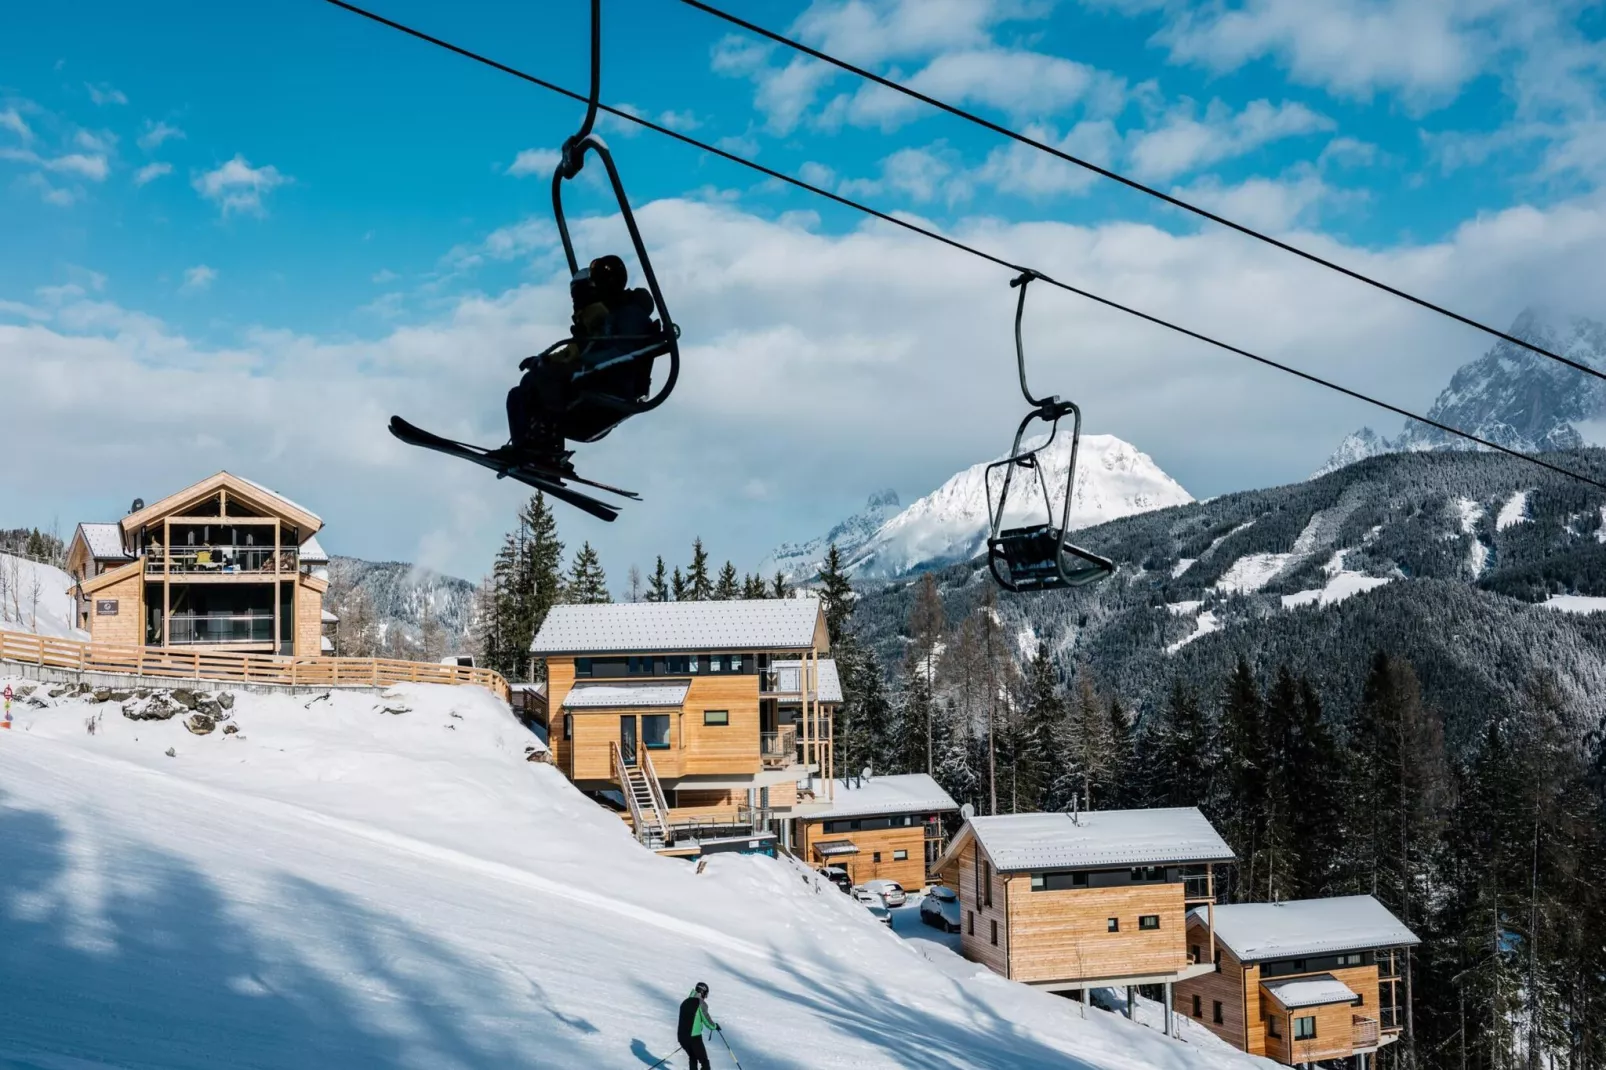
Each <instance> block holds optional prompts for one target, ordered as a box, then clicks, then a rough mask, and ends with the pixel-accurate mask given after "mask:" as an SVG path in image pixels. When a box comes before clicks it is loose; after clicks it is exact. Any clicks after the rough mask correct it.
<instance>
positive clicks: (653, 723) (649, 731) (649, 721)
mask: <svg viewBox="0 0 1606 1070" xmlns="http://www.w3.org/2000/svg"><path fill="white" fill-rule="evenodd" d="M641 735H642V738H643V739H644V740H645V741H646V744H647V749H648V750H667V749H668V747H669V714H667V713H649V714H647V715H646V716H644V717H642V719H641Z"/></svg>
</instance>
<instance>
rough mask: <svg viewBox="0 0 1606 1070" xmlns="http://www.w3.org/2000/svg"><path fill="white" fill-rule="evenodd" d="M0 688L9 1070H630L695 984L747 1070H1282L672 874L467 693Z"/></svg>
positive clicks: (737, 864)
mask: <svg viewBox="0 0 1606 1070" xmlns="http://www.w3.org/2000/svg"><path fill="white" fill-rule="evenodd" d="M0 680H3V682H5V683H9V684H10V685H11V686H12V687H13V688H14V689H16V690H17V691H18V692H19V698H18V699H17V700H16V701H14V702H13V705H12V712H13V715H14V717H15V723H14V725H13V727H12V728H11V729H10V730H9V731H6V732H0V1066H3V1067H6V1068H28V1070H110V1068H119V1070H135V1068H138V1070H155V1068H162V1070H190V1068H193V1070H203V1068H204V1070H233V1068H246V1067H283V1068H295V1070H311V1068H320V1070H321V1068H357V1067H418V1068H430V1070H441V1068H457V1067H464V1068H486V1070H489V1068H492V1067H495V1068H499V1070H507V1068H513V1067H562V1068H613V1067H619V1068H642V1067H646V1066H650V1065H652V1064H653V1063H654V1062H655V1061H656V1060H657V1059H659V1058H660V1057H663V1056H668V1055H670V1053H671V1052H673V1051H674V1049H675V1046H676V1045H675V1040H674V1022H675V1010H676V1007H677V1005H678V1003H679V1001H680V1000H681V999H682V998H684V997H685V996H686V994H687V992H688V990H689V989H690V988H691V986H692V985H693V984H694V983H695V982H696V981H699V980H702V981H706V982H708V984H709V985H710V987H711V989H712V993H711V997H710V1006H711V1009H712V1010H713V1012H714V1015H715V1017H716V1018H717V1019H718V1020H720V1022H721V1023H722V1024H723V1025H724V1026H725V1030H726V1032H725V1036H726V1037H728V1039H729V1041H730V1043H731V1045H732V1047H733V1048H734V1050H735V1052H736V1054H737V1056H739V1057H740V1059H741V1065H742V1066H743V1067H745V1068H746V1070H804V1068H808V1070H820V1068H850V1067H851V1068H854V1070H869V1068H875V1067H913V1068H952V1070H960V1068H964V1070H1048V1068H1056V1070H1060V1068H1094V1067H1098V1068H1106V1067H1107V1068H1112V1070H1113V1068H1133V1070H1137V1068H1144V1070H1206V1068H1213V1067H1221V1068H1231V1067H1247V1066H1250V1065H1252V1064H1262V1065H1270V1064H1265V1063H1264V1061H1263V1060H1258V1059H1251V1058H1249V1057H1247V1056H1244V1055H1241V1054H1238V1053H1236V1052H1234V1051H1232V1050H1231V1049H1229V1048H1227V1047H1226V1046H1225V1045H1224V1044H1222V1043H1221V1042H1219V1041H1216V1040H1215V1039H1214V1038H1213V1037H1210V1036H1209V1034H1208V1033H1206V1032H1205V1031H1204V1030H1203V1029H1199V1028H1197V1027H1194V1026H1193V1023H1191V1022H1190V1023H1187V1025H1188V1027H1189V1031H1188V1033H1187V1035H1188V1037H1189V1038H1190V1041H1191V1043H1182V1042H1179V1041H1175V1040H1170V1039H1167V1038H1166V1037H1164V1036H1162V1035H1161V1034H1160V1033H1159V1032H1157V1031H1156V1030H1155V1029H1153V1028H1146V1027H1143V1026H1140V1025H1133V1024H1131V1023H1129V1022H1127V1021H1126V1020H1125V1019H1124V1018H1122V1017H1120V1016H1118V1015H1115V1014H1111V1013H1108V1012H1105V1011H1098V1010H1088V1011H1086V1012H1085V1017H1083V1012H1082V1011H1081V1010H1080V1008H1078V1007H1077V1006H1076V1005H1075V1004H1074V1003H1072V1002H1069V1001H1067V1000H1064V999H1062V998H1059V997H1056V996H1052V995H1048V994H1045V993H1042V992H1038V991H1034V990H1030V989H1027V988H1025V987H1023V986H1021V985H1018V984H1015V983H1013V982H1010V981H1006V980H1003V979H1002V978H999V977H996V976H994V975H992V974H990V973H988V972H987V971H986V970H985V969H983V968H981V967H980V966H977V965H975V964H972V963H969V962H966V961H964V960H963V959H960V958H959V957H958V956H957V955H956V954H954V953H953V952H952V951H951V950H949V949H948V948H947V947H945V946H943V945H942V944H941V943H939V942H936V941H935V940H905V939H904V938H903V937H900V936H898V935H896V934H894V933H892V932H889V931H888V930H887V929H886V928H885V927H884V926H881V925H879V924H878V923H876V922H875V921H874V919H873V918H871V917H870V915H869V914H868V912H866V911H865V910H864V909H863V908H862V907H860V906H858V905H856V904H854V903H853V902H852V901H851V900H850V899H849V897H847V896H845V895H842V894H841V893H840V892H837V891H835V890H834V889H832V888H830V887H829V886H825V887H824V888H823V889H820V890H817V889H816V884H815V882H814V881H813V880H812V879H811V874H809V872H808V870H806V869H805V868H803V867H801V866H799V865H797V864H796V863H793V862H790V861H775V860H770V859H764V858H757V857H744V856H732V855H724V856H717V857H714V858H712V859H710V860H709V862H708V864H707V866H706V867H704V870H703V872H701V873H699V872H697V868H696V867H695V866H694V865H692V864H689V863H687V862H684V861H679V860H673V859H666V858H660V857H658V856H656V855H654V854H652V853H650V852H648V851H646V850H645V849H643V848H642V847H640V846H639V845H638V844H637V843H636V842H635V841H634V840H633V839H632V838H631V837H630V835H629V834H628V832H627V831H626V829H625V827H624V825H623V823H622V822H621V821H620V820H619V819H618V818H617V817H615V816H613V815H611V814H609V813H606V812H605V811H603V810H602V809H601V808H599V807H598V806H597V805H596V804H594V803H592V802H591V801H589V800H587V799H586V798H584V797H583V796H582V795H580V793H579V792H577V791H576V790H575V789H574V788H573V787H572V786H571V785H570V784H569V783H568V782H567V781H565V780H564V778H563V777H562V776H561V775H560V773H559V772H558V771H557V770H556V769H554V768H553V767H551V766H550V765H546V764H543V763H539V762H531V761H528V760H527V757H528V755H529V753H530V751H531V749H532V748H535V749H537V750H540V749H541V747H540V741H539V739H537V738H536V737H535V736H533V735H531V734H530V733H529V732H528V731H527V730H525V729H524V728H523V727H522V726H520V725H519V724H518V722H517V721H516V720H515V719H514V718H513V716H512V714H511V713H510V712H509V710H508V708H507V707H506V706H505V705H504V704H503V703H501V702H500V701H498V700H497V699H495V698H494V697H493V696H491V695H490V694H489V693H487V692H484V691H482V690H480V689H477V688H470V687H460V688H453V687H445V686H433V687H432V686H422V685H419V686H406V687H400V688H396V689H394V690H392V691H389V692H386V693H385V694H383V695H375V694H372V693H350V692H348V693H341V692H336V693H333V694H329V695H327V696H320V695H286V694H274V695H265V694H248V693H244V692H234V693H233V695H234V699H233V706H232V708H231V709H228V710H227V711H226V713H227V715H228V719H227V720H226V721H223V722H221V723H220V724H218V725H217V726H216V727H215V728H214V730H213V731H211V732H210V733H209V734H206V735H195V734H192V733H191V732H190V731H188V730H187V729H186V727H185V723H184V722H185V719H186V718H185V716H184V715H183V713H187V712H188V711H183V713H181V715H179V716H174V717H172V718H171V719H167V720H132V719H130V718H128V717H127V716H125V715H124V712H123V710H124V707H125V705H126V707H127V708H128V709H129V710H130V711H131V712H135V713H139V712H142V711H143V710H144V708H145V706H146V705H148V703H149V702H150V701H151V700H149V699H145V700H141V699H140V698H139V697H138V696H137V695H136V696H128V697H126V698H125V697H124V696H120V695H119V696H114V697H112V698H110V699H107V700H103V701H100V702H96V701H93V699H94V697H95V696H92V695H76V694H63V695H59V696H57V697H55V698H51V697H50V695H49V692H50V691H51V690H57V689H59V685H51V684H43V685H39V684H36V683H35V682H33V681H27V680H22V679H19V678H16V677H10V678H6V677H5V675H4V670H3V668H0ZM28 687H35V688H37V689H36V690H34V691H33V692H31V693H30V694H29V695H27V696H26V697H20V695H21V691H22V690H23V689H24V688H28ZM102 697H103V698H104V693H103V696H102ZM185 698H186V699H188V700H193V696H185ZM201 702H202V704H203V706H204V705H205V702H206V696H204V695H203V696H201ZM229 726H233V727H234V729H235V730H234V731H233V732H232V733H229V732H226V731H225V729H226V728H228V727H229ZM170 750H171V752H172V753H171V754H169V753H168V752H169V751H170ZM1148 1017H1150V1018H1154V1017H1156V1016H1155V1015H1153V1014H1150V1015H1149V1016H1148ZM712 1055H713V1059H714V1065H715V1066H716V1067H718V1066H730V1065H732V1063H731V1061H730V1058H729V1056H728V1055H727V1053H726V1052H725V1050H724V1048H723V1046H722V1045H720V1044H719V1043H718V1042H717V1041H716V1042H715V1043H714V1044H713V1052H712ZM664 1065H665V1066H671V1067H684V1066H685V1065H686V1063H685V1060H684V1058H683V1057H682V1056H678V1055H677V1056H673V1057H671V1058H670V1059H669V1061H668V1062H667V1063H665V1064H664Z"/></svg>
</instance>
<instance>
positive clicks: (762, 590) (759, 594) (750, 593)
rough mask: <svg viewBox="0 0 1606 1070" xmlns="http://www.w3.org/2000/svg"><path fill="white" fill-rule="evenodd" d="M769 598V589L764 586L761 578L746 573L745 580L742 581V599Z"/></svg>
mask: <svg viewBox="0 0 1606 1070" xmlns="http://www.w3.org/2000/svg"><path fill="white" fill-rule="evenodd" d="M769 596H770V592H769V588H767V587H765V586H764V579H763V577H761V576H756V575H754V574H752V573H748V574H747V576H746V578H745V579H743V580H742V597H743V598H746V599H748V600H753V599H759V598H768V597H769Z"/></svg>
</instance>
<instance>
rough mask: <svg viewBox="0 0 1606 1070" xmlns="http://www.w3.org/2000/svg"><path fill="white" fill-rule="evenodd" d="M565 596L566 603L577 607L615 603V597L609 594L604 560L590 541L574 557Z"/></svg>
mask: <svg viewBox="0 0 1606 1070" xmlns="http://www.w3.org/2000/svg"><path fill="white" fill-rule="evenodd" d="M565 594H566V596H567V597H566V601H568V602H571V603H574V604H576V605H596V604H599V603H603V602H612V601H613V596H612V595H611V594H609V593H608V577H607V574H606V573H605V572H604V571H603V569H602V560H601V558H599V557H598V556H597V552H596V551H595V550H593V549H592V548H591V543H590V542H589V541H588V542H586V543H585V544H584V545H582V546H581V547H580V552H579V553H577V554H575V555H574V563H573V564H572V565H571V566H570V568H569V582H568V589H567V591H566V592H565Z"/></svg>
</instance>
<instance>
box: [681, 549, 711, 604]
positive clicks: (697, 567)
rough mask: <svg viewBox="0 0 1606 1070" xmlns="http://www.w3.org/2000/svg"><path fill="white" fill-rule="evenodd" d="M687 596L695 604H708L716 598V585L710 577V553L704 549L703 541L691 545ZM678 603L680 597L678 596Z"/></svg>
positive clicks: (687, 573) (687, 574) (687, 575)
mask: <svg viewBox="0 0 1606 1070" xmlns="http://www.w3.org/2000/svg"><path fill="white" fill-rule="evenodd" d="M686 594H687V597H689V598H690V599H691V600H692V601H693V602H706V601H708V600H709V599H710V598H712V597H714V584H713V581H712V580H710V579H709V577H708V551H707V550H705V549H703V540H702V539H701V538H698V539H694V540H693V541H692V544H691V567H690V568H688V569H687V570H686ZM675 600H676V601H679V600H680V597H679V596H678V595H677V596H676V599H675Z"/></svg>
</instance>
